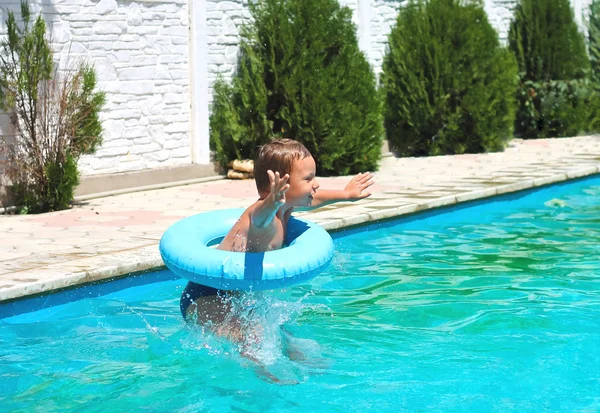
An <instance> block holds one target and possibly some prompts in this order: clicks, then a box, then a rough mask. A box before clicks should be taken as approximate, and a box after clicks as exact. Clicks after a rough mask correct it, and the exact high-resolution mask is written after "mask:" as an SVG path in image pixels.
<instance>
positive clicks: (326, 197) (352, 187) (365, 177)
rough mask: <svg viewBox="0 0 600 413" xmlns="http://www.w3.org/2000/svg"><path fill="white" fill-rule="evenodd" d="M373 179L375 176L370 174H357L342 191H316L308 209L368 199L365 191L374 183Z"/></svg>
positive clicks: (369, 194)
mask: <svg viewBox="0 0 600 413" xmlns="http://www.w3.org/2000/svg"><path fill="white" fill-rule="evenodd" d="M374 177H375V175H373V174H372V173H371V172H365V173H364V174H363V173H359V174H358V175H356V176H355V177H354V178H352V179H351V180H350V182H348V184H347V185H346V187H345V188H344V189H342V190H333V189H318V190H317V192H316V193H315V195H314V197H313V201H312V203H311V205H310V207H309V209H313V208H318V207H322V206H324V205H328V204H332V203H334V202H339V201H358V200H359V199H364V198H368V197H370V196H371V193H370V192H369V191H367V188H369V187H370V186H371V185H373V184H374V183H375V181H374V180H373V178H374Z"/></svg>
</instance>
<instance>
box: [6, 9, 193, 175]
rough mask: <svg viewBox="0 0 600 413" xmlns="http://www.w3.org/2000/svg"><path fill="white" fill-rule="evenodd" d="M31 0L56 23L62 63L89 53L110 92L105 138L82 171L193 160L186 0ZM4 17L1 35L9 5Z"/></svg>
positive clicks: (85, 160) (82, 164)
mask: <svg viewBox="0 0 600 413" xmlns="http://www.w3.org/2000/svg"><path fill="white" fill-rule="evenodd" d="M6 1H7V0H3V5H4V2H6ZM8 1H9V3H8V5H7V7H8V9H9V10H13V11H14V12H15V13H16V15H17V17H18V16H20V6H19V2H18V1H13V0H8ZM31 3H32V6H31V8H32V11H33V12H34V13H35V14H36V15H37V13H39V12H41V13H42V15H43V17H44V18H45V20H46V23H47V25H48V27H49V28H50V29H51V33H52V40H53V47H54V50H55V51H56V55H55V58H56V59H57V60H58V61H59V62H60V67H61V68H65V67H66V66H67V65H68V58H70V59H71V61H75V60H77V59H87V60H89V61H90V62H92V63H93V64H94V65H95V67H96V71H97V74H98V87H99V89H101V90H103V91H105V92H106V105H105V107H104V109H103V111H102V114H101V118H102V120H103V126H104V134H103V138H104V143H103V144H102V146H101V148H100V149H99V150H98V151H97V152H96V154H95V155H93V156H85V157H83V158H82V159H81V160H80V163H79V164H80V169H81V171H82V174H84V175H86V174H101V173H112V172H123V171H137V170H142V169H153V168H158V167H165V166H172V165H183V164H188V163H190V162H191V149H190V148H191V146H190V145H191V143H190V131H191V121H190V88H189V83H190V79H189V78H190V71H189V35H188V29H189V13H188V5H187V3H188V2H187V0H171V1H168V0H165V1H137V2H135V1H134V2H132V1H126V0H119V1H117V0H100V1H97V0H96V1H92V0H52V1H39V0H38V1H35V0H34V1H33V2H31ZM0 20H1V23H0V35H1V34H5V33H6V27H5V22H6V13H4V11H0ZM2 127H4V128H6V123H4V124H3V125H0V128H2ZM0 156H1V155H0Z"/></svg>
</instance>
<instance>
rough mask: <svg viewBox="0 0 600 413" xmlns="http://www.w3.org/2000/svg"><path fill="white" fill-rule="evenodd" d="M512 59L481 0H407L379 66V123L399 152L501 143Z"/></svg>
mask: <svg viewBox="0 0 600 413" xmlns="http://www.w3.org/2000/svg"><path fill="white" fill-rule="evenodd" d="M516 80H517V70H516V64H515V62H514V58H513V56H512V55H511V54H510V53H509V52H508V50H506V49H505V48H502V47H501V46H500V43H499V40H498V35H497V33H496V31H495V30H494V29H493V28H492V26H491V25H490V23H489V22H488V19H487V15H486V13H485V11H484V10H483V6H482V4H481V2H479V1H472V2H462V1H460V0H429V1H420V0H411V1H410V2H409V3H408V5H407V6H405V7H403V8H402V9H401V10H400V13H399V15H398V19H397V23H396V26H395V27H394V28H393V29H392V31H391V33H390V35H389V52H388V53H387V55H386V56H385V59H384V64H383V75H382V86H383V91H384V93H385V101H386V106H385V128H386V133H387V138H388V141H389V142H390V145H391V147H392V149H393V150H394V151H395V152H396V153H397V154H399V155H401V156H426V155H438V154H454V153H464V152H482V151H496V150H501V149H503V148H504V145H505V143H506V141H507V140H508V139H509V137H510V135H511V129H512V124H513V121H514V111H515V104H514V87H515V84H516Z"/></svg>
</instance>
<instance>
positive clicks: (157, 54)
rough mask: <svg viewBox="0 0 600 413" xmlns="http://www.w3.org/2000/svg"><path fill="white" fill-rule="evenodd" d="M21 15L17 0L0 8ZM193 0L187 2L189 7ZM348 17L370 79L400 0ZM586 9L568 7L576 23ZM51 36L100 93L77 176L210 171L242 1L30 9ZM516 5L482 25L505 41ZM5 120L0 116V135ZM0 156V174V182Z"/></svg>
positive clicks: (79, 3)
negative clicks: (103, 98)
mask: <svg viewBox="0 0 600 413" xmlns="http://www.w3.org/2000/svg"><path fill="white" fill-rule="evenodd" d="M0 1H1V2H2V7H1V8H0V36H2V35H4V34H5V33H6V27H5V21H6V17H7V16H6V13H5V10H6V9H8V10H13V11H15V12H16V13H17V15H19V0H0ZM192 1H193V3H192ZM339 1H340V4H342V5H345V6H348V7H349V8H350V9H351V10H352V11H353V13H354V15H353V22H354V23H355V24H356V25H357V32H358V39H359V45H360V47H361V49H362V50H363V51H364V52H365V54H366V56H367V58H368V60H369V62H370V63H371V65H372V67H373V69H374V71H375V73H376V74H379V73H380V71H381V65H382V62H383V57H384V55H385V52H386V47H387V36H388V34H389V31H390V29H391V27H392V26H393V25H394V24H395V21H396V17H397V13H398V10H399V8H400V7H402V5H403V4H404V2H405V1H406V0H402V1H400V0H339ZM590 1H591V0H572V4H573V6H574V9H575V16H576V18H577V20H578V21H579V22H580V24H581V23H582V16H583V10H585V9H586V8H587V7H588V5H589V3H590ZM30 4H31V7H32V11H33V12H34V14H36V15H37V13H40V12H41V13H42V15H43V16H44V18H45V20H46V22H47V24H48V26H49V28H50V29H51V33H52V40H53V46H54V48H55V50H56V52H57V53H56V58H57V59H58V60H59V61H60V62H61V65H62V67H64V66H65V65H66V64H67V57H68V56H70V58H71V60H74V59H80V58H85V59H88V60H89V61H90V62H92V63H93V64H94V65H95V66H96V69H97V73H98V86H99V88H100V89H102V90H104V91H105V92H106V93H107V103H106V106H105V108H104V110H103V112H102V119H103V121H104V130H105V132H104V143H103V145H102V147H101V148H100V149H99V150H98V152H97V153H96V154H95V155H93V156H86V157H84V158H82V159H81V161H80V168H81V171H82V173H83V175H93V174H103V173H112V172H125V171H138V170H144V169H155V168H161V167H167V166H175V165H185V164H189V163H191V162H200V163H207V162H208V137H207V136H206V135H207V131H208V107H209V105H210V102H211V101H212V90H213V89H212V86H213V84H214V81H215V80H216V79H217V76H218V75H219V74H220V75H222V76H223V77H224V78H225V79H227V80H229V79H231V77H232V75H233V73H234V71H235V66H236V63H237V52H238V45H239V30H240V27H241V26H242V25H243V24H244V23H245V22H248V21H249V20H250V13H249V11H248V0H162V1H159V0H136V1H132V0H30ZM515 4H516V0H485V9H486V11H487V13H488V15H489V19H490V22H491V23H492V25H493V26H494V27H495V28H496V29H497V30H498V32H499V35H500V38H501V39H503V40H505V39H506V37H507V32H508V26H509V23H510V19H511V18H512V9H513V8H514V6H515ZM3 128H4V130H6V118H5V117H4V118H3V117H2V114H0V133H1V132H2V130H3ZM2 157H3V155H2V152H1V150H0V175H1V174H2Z"/></svg>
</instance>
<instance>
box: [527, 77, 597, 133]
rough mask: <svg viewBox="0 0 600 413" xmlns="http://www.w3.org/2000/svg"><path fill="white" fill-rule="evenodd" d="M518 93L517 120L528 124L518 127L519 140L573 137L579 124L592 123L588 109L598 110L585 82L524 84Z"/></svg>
mask: <svg viewBox="0 0 600 413" xmlns="http://www.w3.org/2000/svg"><path fill="white" fill-rule="evenodd" d="M520 91H521V95H520V96H519V98H520V99H519V100H520V102H523V109H522V111H523V113H521V115H520V121H521V122H526V121H527V122H530V124H525V125H521V127H522V134H523V135H522V136H523V138H537V137H539V136H573V135H576V134H577V133H579V132H580V131H581V129H580V125H588V126H589V127H592V125H593V123H594V120H593V119H592V117H593V116H594V115H593V111H592V107H593V105H596V108H598V106H597V105H598V99H597V94H596V92H595V90H594V87H593V85H592V84H591V81H590V80H589V79H576V80H554V81H549V82H533V81H525V82H523V83H522V86H521V88H520Z"/></svg>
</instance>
